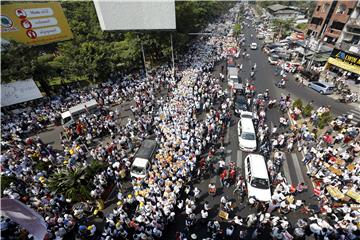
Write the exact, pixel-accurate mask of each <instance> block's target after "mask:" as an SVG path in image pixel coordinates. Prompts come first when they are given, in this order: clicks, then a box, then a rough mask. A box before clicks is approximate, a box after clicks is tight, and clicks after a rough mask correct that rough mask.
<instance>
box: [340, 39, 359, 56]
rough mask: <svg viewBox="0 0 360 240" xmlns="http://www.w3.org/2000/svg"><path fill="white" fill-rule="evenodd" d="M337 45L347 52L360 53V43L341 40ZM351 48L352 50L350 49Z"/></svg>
mask: <svg viewBox="0 0 360 240" xmlns="http://www.w3.org/2000/svg"><path fill="white" fill-rule="evenodd" d="M336 47H337V48H339V49H341V50H344V51H345V52H353V53H357V54H360V51H359V50H360V45H359V44H353V43H347V42H344V41H342V42H340V43H337V44H336ZM350 49H351V51H350Z"/></svg>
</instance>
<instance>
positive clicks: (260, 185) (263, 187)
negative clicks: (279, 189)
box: [245, 154, 271, 202]
mask: <svg viewBox="0 0 360 240" xmlns="http://www.w3.org/2000/svg"><path fill="white" fill-rule="evenodd" d="M245 180H246V185H247V189H248V196H249V198H250V197H254V198H255V199H256V200H258V201H263V202H269V201H271V189H270V179H269V174H268V170H267V167H266V163H265V159H264V157H263V156H261V155H259V154H249V155H247V156H246V158H245Z"/></svg>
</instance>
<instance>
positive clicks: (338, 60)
mask: <svg viewBox="0 0 360 240" xmlns="http://www.w3.org/2000/svg"><path fill="white" fill-rule="evenodd" d="M327 63H328V67H331V68H332V69H334V70H335V71H343V72H345V71H346V72H347V73H348V76H349V77H350V78H353V79H358V77H359V76H360V1H358V2H357V4H356V5H355V8H354V10H353V11H352V13H351V15H350V17H349V19H348V21H347V23H346V24H345V26H344V28H343V30H342V32H341V34H340V36H339V38H338V40H337V43H336V45H335V48H334V50H333V52H332V54H331V56H330V58H329V59H328V62H327Z"/></svg>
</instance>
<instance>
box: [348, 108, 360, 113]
mask: <svg viewBox="0 0 360 240" xmlns="http://www.w3.org/2000/svg"><path fill="white" fill-rule="evenodd" d="M349 112H352V113H355V114H360V111H359V110H356V109H351V110H350V111H349Z"/></svg>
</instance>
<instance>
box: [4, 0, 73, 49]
mask: <svg viewBox="0 0 360 240" xmlns="http://www.w3.org/2000/svg"><path fill="white" fill-rule="evenodd" d="M1 35H2V38H4V39H6V40H14V41H17V42H20V43H24V44H27V45H42V44H48V43H52V42H59V41H64V40H68V39H71V38H73V34H72V32H71V30H70V27H69V24H68V22H67V19H66V17H65V15H64V12H63V10H62V8H61V5H60V3H57V2H48V3H19V4H17V3H16V4H6V5H2V6H1Z"/></svg>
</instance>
